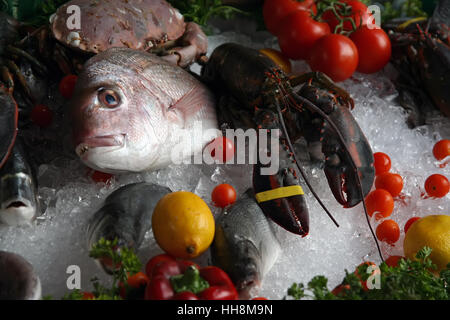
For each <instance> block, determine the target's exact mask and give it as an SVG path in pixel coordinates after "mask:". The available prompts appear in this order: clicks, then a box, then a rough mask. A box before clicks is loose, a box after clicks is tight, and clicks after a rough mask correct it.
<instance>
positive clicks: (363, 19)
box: [322, 0, 373, 33]
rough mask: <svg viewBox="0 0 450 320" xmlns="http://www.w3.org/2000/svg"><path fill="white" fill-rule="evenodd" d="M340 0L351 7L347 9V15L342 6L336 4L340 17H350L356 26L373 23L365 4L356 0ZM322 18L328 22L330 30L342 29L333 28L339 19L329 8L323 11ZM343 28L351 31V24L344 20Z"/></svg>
mask: <svg viewBox="0 0 450 320" xmlns="http://www.w3.org/2000/svg"><path fill="white" fill-rule="evenodd" d="M341 2H344V3H346V4H347V5H348V6H350V7H351V10H350V11H349V14H348V15H345V11H344V7H343V6H337V7H336V11H337V13H338V14H339V16H340V17H341V18H345V17H347V18H352V19H353V21H354V22H355V26H356V28H358V27H359V26H361V25H362V26H365V25H367V24H373V19H371V16H372V15H371V14H370V13H369V10H368V9H367V6H366V5H365V4H364V3H362V2H360V1H356V0H341ZM322 19H323V20H324V21H325V22H326V23H328V25H329V26H330V29H331V32H333V33H334V32H335V31H342V29H339V30H335V29H336V26H337V25H338V24H339V20H338V19H337V18H336V15H335V14H334V13H333V11H331V10H327V11H325V12H324V13H323V15H322ZM343 30H344V31H352V30H353V25H352V23H351V22H350V21H344V23H343Z"/></svg>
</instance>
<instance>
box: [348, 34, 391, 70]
mask: <svg viewBox="0 0 450 320" xmlns="http://www.w3.org/2000/svg"><path fill="white" fill-rule="evenodd" d="M350 39H352V41H353V42H354V43H355V46H356V48H358V57H359V60H358V67H357V68H356V70H357V71H359V72H362V73H374V72H377V71H380V70H381V69H383V68H384V66H385V65H386V64H387V63H388V62H389V59H390V58H391V41H390V40H389V37H388V35H387V34H386V32H384V30H383V29H381V28H379V27H377V28H368V27H367V26H363V27H361V28H359V29H358V30H356V31H355V32H353V33H352V34H351V35H350Z"/></svg>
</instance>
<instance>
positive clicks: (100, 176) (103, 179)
mask: <svg viewBox="0 0 450 320" xmlns="http://www.w3.org/2000/svg"><path fill="white" fill-rule="evenodd" d="M91 178H92V180H94V181H95V182H96V183H105V184H108V183H110V182H111V180H112V179H113V178H114V176H113V175H112V174H109V173H105V172H101V171H94V172H93V173H92V175H91Z"/></svg>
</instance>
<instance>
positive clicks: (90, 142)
mask: <svg viewBox="0 0 450 320" xmlns="http://www.w3.org/2000/svg"><path fill="white" fill-rule="evenodd" d="M70 104H71V107H70V109H71V110H72V117H71V119H72V129H73V139H74V144H75V146H76V148H75V151H76V153H77V154H78V156H79V157H80V159H81V160H82V161H83V162H84V163H85V164H86V165H87V166H89V167H91V168H93V169H96V170H100V171H102V172H108V173H121V172H141V171H147V170H153V169H158V168H162V167H165V166H167V165H169V164H171V163H174V162H175V163H177V162H178V161H179V163H181V161H182V160H184V159H186V158H188V157H190V156H191V155H193V154H196V153H200V152H201V151H202V150H203V148H204V147H205V146H206V145H207V144H208V143H209V142H211V141H212V140H214V138H216V137H218V136H219V135H220V131H219V130H217V128H218V124H217V116H216V111H215V98H214V95H213V94H212V92H211V91H210V90H209V89H208V88H207V87H206V86H205V85H204V84H202V83H201V82H200V81H198V80H197V79H196V78H195V77H194V76H192V75H191V74H189V73H188V72H187V71H185V70H184V69H182V68H179V67H176V66H173V65H171V64H169V63H168V62H166V61H164V60H162V59H161V58H159V57H158V56H156V55H153V54H150V53H146V52H142V51H136V50H132V49H128V48H111V49H109V50H107V51H104V52H102V53H100V54H98V55H96V56H94V57H93V58H91V59H90V60H88V62H87V63H86V64H85V66H84V68H83V72H82V73H81V74H80V77H79V78H78V81H77V85H76V87H75V92H74V98H73V99H72V100H71V102H70ZM198 129H200V130H198ZM196 133H199V135H196ZM182 138H186V139H188V140H186V141H182Z"/></svg>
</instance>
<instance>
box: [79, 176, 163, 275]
mask: <svg viewBox="0 0 450 320" xmlns="http://www.w3.org/2000/svg"><path fill="white" fill-rule="evenodd" d="M170 192H171V191H170V189H169V188H166V187H163V186H160V185H157V184H152V183H146V182H139V183H133V184H129V185H126V186H123V187H121V188H119V189H117V190H116V191H114V192H113V193H111V194H110V195H109V196H108V197H107V198H106V200H105V203H104V204H103V206H102V207H101V208H100V209H99V210H98V211H97V212H96V213H95V214H94V215H93V217H92V218H91V220H90V222H89V224H88V230H87V233H88V247H89V249H92V246H93V245H94V244H95V243H97V242H98V241H99V240H100V239H101V238H105V239H106V240H114V239H115V238H117V239H118V246H119V247H124V246H126V247H128V248H134V249H137V248H139V246H140V245H141V243H142V241H143V240H144V236H145V233H146V232H147V231H148V230H149V229H150V228H151V226H152V215H153V210H154V209H155V207H156V204H157V203H158V201H159V200H160V199H161V198H162V197H163V196H164V195H166V194H168V193H170ZM99 262H100V265H101V266H102V268H103V269H104V270H105V271H106V272H108V273H111V268H110V266H108V264H107V262H106V261H99Z"/></svg>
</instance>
